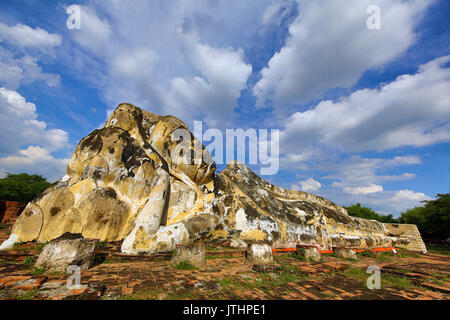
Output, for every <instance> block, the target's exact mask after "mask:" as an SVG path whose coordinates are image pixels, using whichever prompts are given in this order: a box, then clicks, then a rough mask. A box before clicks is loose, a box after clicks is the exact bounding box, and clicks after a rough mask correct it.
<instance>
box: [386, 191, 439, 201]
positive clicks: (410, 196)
mask: <svg viewBox="0 0 450 320" xmlns="http://www.w3.org/2000/svg"><path fill="white" fill-rule="evenodd" d="M392 200H393V201H397V202H401V201H405V200H407V201H415V202H419V201H424V200H432V198H431V197H428V196H427V195H426V194H424V193H423V192H414V191H412V190H399V191H397V192H396V193H395V195H394V197H393V198H392Z"/></svg>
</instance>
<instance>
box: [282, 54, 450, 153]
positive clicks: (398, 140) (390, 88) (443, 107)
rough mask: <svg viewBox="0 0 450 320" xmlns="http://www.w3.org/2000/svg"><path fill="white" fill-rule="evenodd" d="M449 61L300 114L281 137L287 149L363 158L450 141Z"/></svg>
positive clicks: (448, 58) (441, 60) (436, 62)
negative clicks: (317, 147) (327, 149)
mask: <svg viewBox="0 0 450 320" xmlns="http://www.w3.org/2000/svg"><path fill="white" fill-rule="evenodd" d="M448 61H450V56H445V57H441V58H438V59H435V60H433V61H431V62H429V63H427V64H425V65H422V66H421V67H420V68H419V71H418V72H417V73H416V74H413V75H402V76H400V77H398V78H397V79H396V80H395V81H393V82H391V83H389V84H385V85H383V86H381V87H380V88H379V89H363V90H358V91H356V92H354V93H352V94H351V95H350V96H349V97H344V98H341V99H339V100H338V101H336V102H332V101H322V102H320V103H319V104H318V105H317V106H316V107H314V108H313V109H311V110H308V111H305V112H296V113H294V114H293V115H292V116H290V117H289V118H288V119H287V120H286V129H285V130H284V131H283V132H281V133H280V139H281V148H282V149H283V150H292V149H299V148H305V147H307V146H308V145H314V144H317V143H319V144H321V145H326V146H332V147H337V148H340V149H341V150H343V151H347V152H348V151H355V152H359V151H366V150H377V151H383V150H387V149H392V148H396V147H401V146H418V147H420V146H427V145H431V144H434V143H438V142H446V141H450V123H449V122H448V119H450V108H449V107H448V106H449V103H450V90H448V88H449V87H450V68H445V67H443V66H444V65H445V63H447V62H448ZM298 137H302V138H301V139H298Z"/></svg>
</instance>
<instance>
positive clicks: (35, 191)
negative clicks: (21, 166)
mask: <svg viewBox="0 0 450 320" xmlns="http://www.w3.org/2000/svg"><path fill="white" fill-rule="evenodd" d="M50 185H51V184H50V183H49V182H48V181H47V180H45V178H43V177H42V176H40V175H36V174H33V175H29V174H26V173H20V174H8V175H7V176H6V177H5V178H3V179H0V199H1V200H8V201H17V202H21V203H23V204H26V203H28V202H30V201H31V200H33V199H34V198H35V197H36V196H38V195H39V194H41V193H42V192H43V191H44V190H45V189H47V188H48V187H49V186H50Z"/></svg>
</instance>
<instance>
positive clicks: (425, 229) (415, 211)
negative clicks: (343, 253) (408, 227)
mask: <svg viewBox="0 0 450 320" xmlns="http://www.w3.org/2000/svg"><path fill="white" fill-rule="evenodd" d="M422 203H423V205H422V206H419V207H415V208H412V209H409V210H406V211H405V212H402V213H401V214H400V216H399V217H398V218H394V217H393V216H392V214H390V215H382V214H378V213H376V212H375V211H374V210H372V209H370V208H367V207H363V206H361V204H360V203H357V204H355V205H352V206H350V207H344V208H345V209H347V211H348V214H349V215H351V216H353V217H359V218H365V219H373V220H377V221H380V222H383V223H407V224H415V225H417V227H418V228H419V230H420V233H421V234H422V236H423V237H424V238H429V239H442V240H445V239H447V238H448V237H450V193H447V194H438V195H437V196H436V200H427V201H422Z"/></svg>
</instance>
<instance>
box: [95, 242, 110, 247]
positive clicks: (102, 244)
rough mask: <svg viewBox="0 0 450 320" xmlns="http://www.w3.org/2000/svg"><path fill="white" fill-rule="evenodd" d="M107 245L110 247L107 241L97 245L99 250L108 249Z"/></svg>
mask: <svg viewBox="0 0 450 320" xmlns="http://www.w3.org/2000/svg"><path fill="white" fill-rule="evenodd" d="M107 245H108V242H106V241H101V242H99V244H98V245H97V248H106V246H107Z"/></svg>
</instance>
